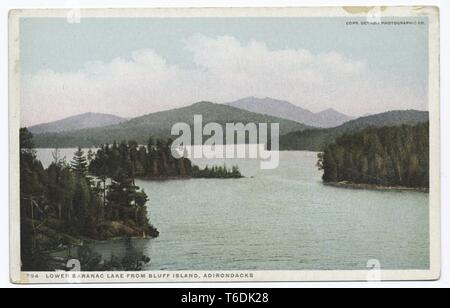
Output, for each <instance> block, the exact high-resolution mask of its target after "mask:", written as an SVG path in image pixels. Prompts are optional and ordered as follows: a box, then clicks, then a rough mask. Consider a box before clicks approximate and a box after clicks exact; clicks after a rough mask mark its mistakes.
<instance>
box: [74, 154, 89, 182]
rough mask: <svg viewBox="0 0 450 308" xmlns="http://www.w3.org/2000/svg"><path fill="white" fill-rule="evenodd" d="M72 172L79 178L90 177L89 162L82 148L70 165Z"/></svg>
mask: <svg viewBox="0 0 450 308" xmlns="http://www.w3.org/2000/svg"><path fill="white" fill-rule="evenodd" d="M70 166H71V168H72V170H73V171H74V172H75V173H76V174H77V175H78V176H79V177H83V178H85V177H87V175H88V162H87V159H86V157H85V156H84V152H83V150H82V149H81V147H79V148H78V150H77V151H76V152H75V154H74V157H73V160H72V162H71V163H70Z"/></svg>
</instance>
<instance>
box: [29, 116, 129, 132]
mask: <svg viewBox="0 0 450 308" xmlns="http://www.w3.org/2000/svg"><path fill="white" fill-rule="evenodd" d="M125 121H127V119H126V118H121V117H118V116H115V115H111V114H106V113H95V112H86V113H82V114H78V115H75V116H70V117H67V118H64V119H62V120H58V121H54V122H50V123H44V124H39V125H34V126H31V127H29V128H28V129H29V130H30V132H32V133H33V134H42V133H60V132H65V131H72V130H79V129H85V128H95V127H103V126H109V125H115V124H119V123H122V122H125Z"/></svg>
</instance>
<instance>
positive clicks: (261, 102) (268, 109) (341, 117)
mask: <svg viewBox="0 0 450 308" xmlns="http://www.w3.org/2000/svg"><path fill="white" fill-rule="evenodd" d="M226 105H228V106H233V107H236V108H239V109H243V110H247V111H251V112H256V113H261V114H267V115H271V116H274V117H279V118H283V119H288V120H292V121H295V122H299V123H303V124H305V125H309V126H314V127H321V128H329V127H336V126H339V125H342V124H344V123H346V122H348V121H350V120H353V119H354V118H352V117H350V116H348V115H345V114H342V113H340V112H338V111H336V110H334V109H327V110H325V111H322V112H319V113H313V112H311V111H309V110H307V109H303V108H301V107H298V106H296V105H294V104H292V103H290V102H287V101H281V100H276V99H273V98H263V99H261V98H256V97H248V98H244V99H241V100H238V101H235V102H231V103H227V104H226Z"/></svg>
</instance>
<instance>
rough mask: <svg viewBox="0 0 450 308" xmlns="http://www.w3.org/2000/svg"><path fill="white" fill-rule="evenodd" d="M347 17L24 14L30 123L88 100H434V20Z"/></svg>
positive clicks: (360, 105) (347, 106)
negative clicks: (73, 19)
mask: <svg viewBox="0 0 450 308" xmlns="http://www.w3.org/2000/svg"><path fill="white" fill-rule="evenodd" d="M352 20H355V19H352ZM396 20H399V19H396ZM401 20H405V19H401ZM414 20H415V21H416V20H417V18H414ZM347 21H348V19H346V18H184V19H183V18H181V19H180V18H170V19H155V18H153V19H152V18H139V19H137V18H135V19H128V18H121V19H117V18H104V19H87V18H83V19H81V23H79V24H73V23H68V22H67V20H66V19H60V18H23V19H21V23H20V31H21V32H20V33H21V36H20V59H21V122H22V123H21V124H22V125H23V126H31V125H35V124H39V123H46V122H51V121H55V120H59V119H62V118H65V117H68V116H73V115H77V114H80V113H84V112H100V113H109V114H114V115H118V116H122V117H128V118H131V117H135V116H140V115H144V114H148V113H152V112H157V111H161V110H168V109H172V108H178V107H182V106H187V105H191V104H193V103H195V102H198V101H212V102H216V103H226V102H231V101H234V100H238V99H241V98H244V97H249V96H255V97H261V98H264V97H272V98H275V99H282V100H288V101H290V102H291V103H294V104H296V105H298V106H300V107H303V108H307V109H310V110H311V111H314V112H319V111H322V110H324V109H328V108H334V109H336V110H338V111H340V112H343V113H346V114H348V115H351V116H360V115H365V114H368V113H372V114H373V113H379V112H384V111H388V110H404V109H419V110H427V109H428V99H427V97H428V45H427V43H428V27H427V25H426V21H427V20H426V19H423V20H422V21H425V25H407V26H405V25H403V26H392V25H389V26H388V25H377V26H361V25H359V26H349V25H347V24H346V22H347Z"/></svg>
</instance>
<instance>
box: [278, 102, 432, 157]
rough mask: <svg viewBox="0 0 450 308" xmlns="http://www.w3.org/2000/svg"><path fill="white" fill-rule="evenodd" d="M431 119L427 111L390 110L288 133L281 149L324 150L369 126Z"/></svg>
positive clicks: (415, 122)
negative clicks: (342, 138) (332, 125)
mask: <svg viewBox="0 0 450 308" xmlns="http://www.w3.org/2000/svg"><path fill="white" fill-rule="evenodd" d="M428 121H429V113H428V112H426V111H416V110H405V111H390V112H385V113H381V114H377V115H371V116H367V117H362V118H358V119H356V120H352V121H349V122H347V123H345V124H343V125H341V126H338V127H335V128H328V129H311V130H305V131H301V132H300V131H299V132H292V133H288V134H286V135H284V136H281V138H280V149H282V150H295V151H303V150H305V151H322V150H323V149H324V148H325V146H326V145H327V144H330V143H333V142H334V141H335V140H336V138H338V137H340V136H342V135H344V134H351V133H356V132H360V131H362V130H364V129H367V128H369V127H394V126H401V125H417V124H420V123H426V122H428Z"/></svg>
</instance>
